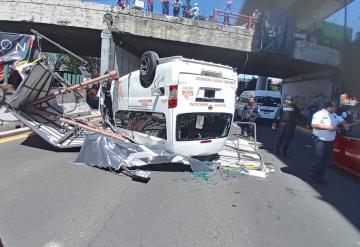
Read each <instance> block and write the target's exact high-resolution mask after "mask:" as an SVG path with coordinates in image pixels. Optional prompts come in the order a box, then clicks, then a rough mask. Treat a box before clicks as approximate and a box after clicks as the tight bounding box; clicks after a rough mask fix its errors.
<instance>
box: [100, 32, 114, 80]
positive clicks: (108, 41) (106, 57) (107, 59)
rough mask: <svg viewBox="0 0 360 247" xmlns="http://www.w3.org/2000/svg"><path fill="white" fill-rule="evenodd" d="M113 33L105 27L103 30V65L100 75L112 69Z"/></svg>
mask: <svg viewBox="0 0 360 247" xmlns="http://www.w3.org/2000/svg"><path fill="white" fill-rule="evenodd" d="M111 47H112V34H111V31H110V30H107V29H104V30H103V31H102V32H101V65H100V75H103V74H105V72H106V71H109V70H111V69H112V67H113V65H112V61H111V60H112V59H111V57H112V54H111V51H112V48H111Z"/></svg>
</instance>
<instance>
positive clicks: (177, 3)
mask: <svg viewBox="0 0 360 247" xmlns="http://www.w3.org/2000/svg"><path fill="white" fill-rule="evenodd" d="M181 6H182V2H181V0H175V1H174V2H173V15H174V16H176V17H178V16H179V14H180V10H181Z"/></svg>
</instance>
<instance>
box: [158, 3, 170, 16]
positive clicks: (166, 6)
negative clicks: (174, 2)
mask: <svg viewBox="0 0 360 247" xmlns="http://www.w3.org/2000/svg"><path fill="white" fill-rule="evenodd" d="M160 2H161V4H162V13H163V14H164V15H169V10H170V0H161V1H160Z"/></svg>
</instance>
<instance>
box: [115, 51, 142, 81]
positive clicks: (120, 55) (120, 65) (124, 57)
mask: <svg viewBox="0 0 360 247" xmlns="http://www.w3.org/2000/svg"><path fill="white" fill-rule="evenodd" d="M114 55H115V65H114V66H115V69H116V71H118V72H119V76H120V77H121V76H123V75H126V74H129V73H131V72H133V71H136V70H139V69H140V59H141V58H140V57H138V56H136V55H134V54H132V53H131V52H129V51H127V50H125V49H124V48H122V47H121V46H118V45H115V49H114Z"/></svg>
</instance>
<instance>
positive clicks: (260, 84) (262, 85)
mask: <svg viewBox="0 0 360 247" xmlns="http://www.w3.org/2000/svg"><path fill="white" fill-rule="evenodd" d="M256 90H268V77H265V76H259V77H258V78H257V82H256Z"/></svg>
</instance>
